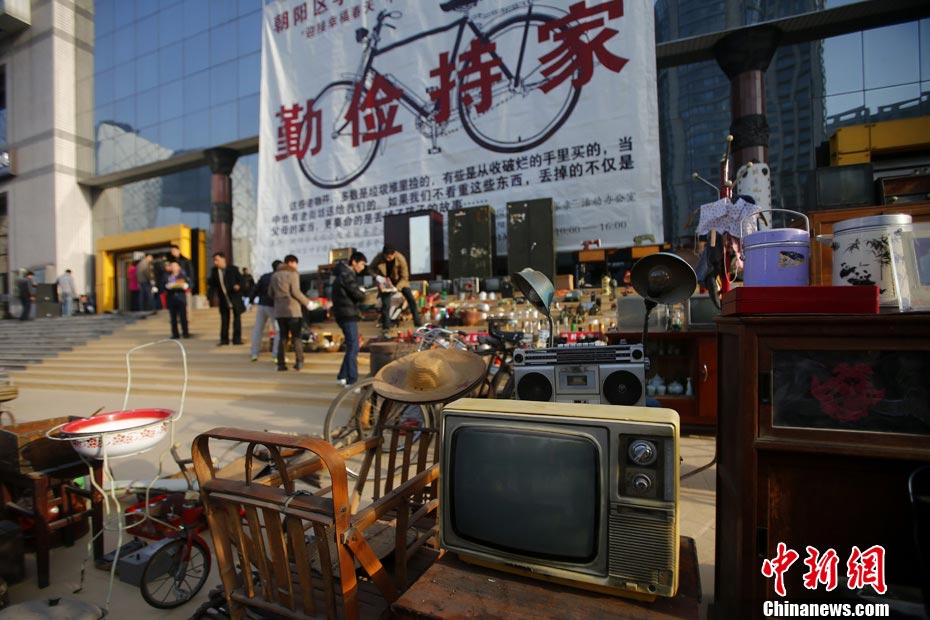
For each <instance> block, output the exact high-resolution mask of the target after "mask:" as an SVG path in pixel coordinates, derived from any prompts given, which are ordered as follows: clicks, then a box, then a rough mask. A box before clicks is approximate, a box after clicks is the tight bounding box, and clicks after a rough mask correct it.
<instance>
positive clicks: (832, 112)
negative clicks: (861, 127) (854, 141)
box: [824, 91, 867, 125]
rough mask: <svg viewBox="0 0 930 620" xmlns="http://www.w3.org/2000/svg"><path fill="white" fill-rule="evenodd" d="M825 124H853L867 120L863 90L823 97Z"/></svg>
mask: <svg viewBox="0 0 930 620" xmlns="http://www.w3.org/2000/svg"><path fill="white" fill-rule="evenodd" d="M824 105H825V106H826V119H827V125H853V124H855V123H856V122H858V121H861V122H863V123H865V122H867V118H866V117H865V116H864V115H866V111H865V94H864V93H863V92H861V91H860V92H857V93H848V94H846V95H832V96H830V97H824Z"/></svg>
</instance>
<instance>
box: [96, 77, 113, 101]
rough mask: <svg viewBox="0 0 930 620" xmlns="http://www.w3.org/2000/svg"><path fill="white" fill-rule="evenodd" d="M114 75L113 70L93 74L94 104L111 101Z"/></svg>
mask: <svg viewBox="0 0 930 620" xmlns="http://www.w3.org/2000/svg"><path fill="white" fill-rule="evenodd" d="M115 75H116V72H115V71H102V72H100V73H98V74H97V75H96V76H94V105H96V106H101V105H104V104H107V103H111V102H112V101H113V97H114V93H115V88H114V87H115Z"/></svg>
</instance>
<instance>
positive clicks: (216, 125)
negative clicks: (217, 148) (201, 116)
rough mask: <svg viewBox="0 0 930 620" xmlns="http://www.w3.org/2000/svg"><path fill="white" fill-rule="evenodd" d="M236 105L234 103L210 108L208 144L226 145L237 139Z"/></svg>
mask: <svg viewBox="0 0 930 620" xmlns="http://www.w3.org/2000/svg"><path fill="white" fill-rule="evenodd" d="M238 107H239V106H238V104H237V103H236V102H235V101H232V102H230V103H225V104H223V105H218V106H214V107H212V108H210V143H211V144H226V143H227V142H233V141H235V140H236V139H237V138H239V135H237V134H238V129H239V123H238V118H237V110H238Z"/></svg>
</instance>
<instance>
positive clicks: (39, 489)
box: [0, 461, 103, 588]
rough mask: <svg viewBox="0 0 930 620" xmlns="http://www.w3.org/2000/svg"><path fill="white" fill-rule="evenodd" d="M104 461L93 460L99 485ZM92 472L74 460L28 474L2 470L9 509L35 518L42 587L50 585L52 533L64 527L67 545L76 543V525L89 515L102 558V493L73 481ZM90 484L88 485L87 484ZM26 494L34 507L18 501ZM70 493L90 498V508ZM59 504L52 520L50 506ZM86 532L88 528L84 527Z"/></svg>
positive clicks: (1, 491)
mask: <svg viewBox="0 0 930 620" xmlns="http://www.w3.org/2000/svg"><path fill="white" fill-rule="evenodd" d="M102 471H103V470H102V467H101V461H94V466H93V475H94V478H95V479H96V481H97V484H101V483H102V480H103V473H102ZM89 473H90V470H89V469H88V467H87V465H86V464H84V463H83V462H81V461H73V462H70V463H65V464H62V465H57V466H53V467H47V468H45V469H42V470H37V471H31V472H28V473H18V472H9V471H6V472H2V473H0V496H2V501H3V506H4V507H5V509H6V511H7V512H10V513H13V514H19V515H22V516H25V517H27V518H30V519H33V520H34V523H35V525H34V526H33V537H34V544H35V552H36V572H37V573H38V575H37V576H38V581H39V587H40V588H44V587H46V586H48V584H49V564H50V563H49V550H50V548H51V546H52V542H51V535H52V533H53V532H55V531H57V530H62V535H63V536H64V537H65V538H64V540H65V541H66V543H67V544H71V543H73V542H74V538H75V536H74V529H73V528H74V527H75V526H76V525H77V524H79V523H82V522H83V521H84V519H86V518H87V517H88V516H92V517H93V522H92V523H93V535H94V536H95V539H94V559H95V560H98V559H100V558H101V557H103V536H98V534H99V533H100V532H101V531H102V528H103V501H102V498H101V497H100V494H99V493H97V492H94V491H93V490H87V489H79V488H76V487H74V485H73V482H72V481H73V480H74V479H75V478H79V477H81V476H87V475H88V474H89ZM87 486H88V487H89V484H88V485H87ZM49 491H53V493H52V494H53V496H54V499H51V500H50V498H49ZM23 494H29V495H31V496H32V498H33V506H32V509H26V508H24V507H22V506H21V505H20V504H18V503H17V502H16V499H17V498H18V497H20V496H22V495H23ZM71 494H74V495H78V496H81V497H85V498H87V499H90V500H91V507H90V508H87V509H85V510H76V509H73V508H72V506H71V497H70V496H71ZM53 505H57V506H58V508H59V514H60V515H61V517H60V518H58V519H55V520H49V518H48V515H49V509H50V508H51V507H52V506H53ZM85 532H86V530H85Z"/></svg>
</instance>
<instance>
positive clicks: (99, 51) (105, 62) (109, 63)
mask: <svg viewBox="0 0 930 620" xmlns="http://www.w3.org/2000/svg"><path fill="white" fill-rule="evenodd" d="M115 44H116V41H114V37H113V35H112V34H108V35H104V36H102V37H97V40H96V41H94V72H100V71H106V70H107V69H112V68H113V57H114V55H113V54H114V46H115Z"/></svg>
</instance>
